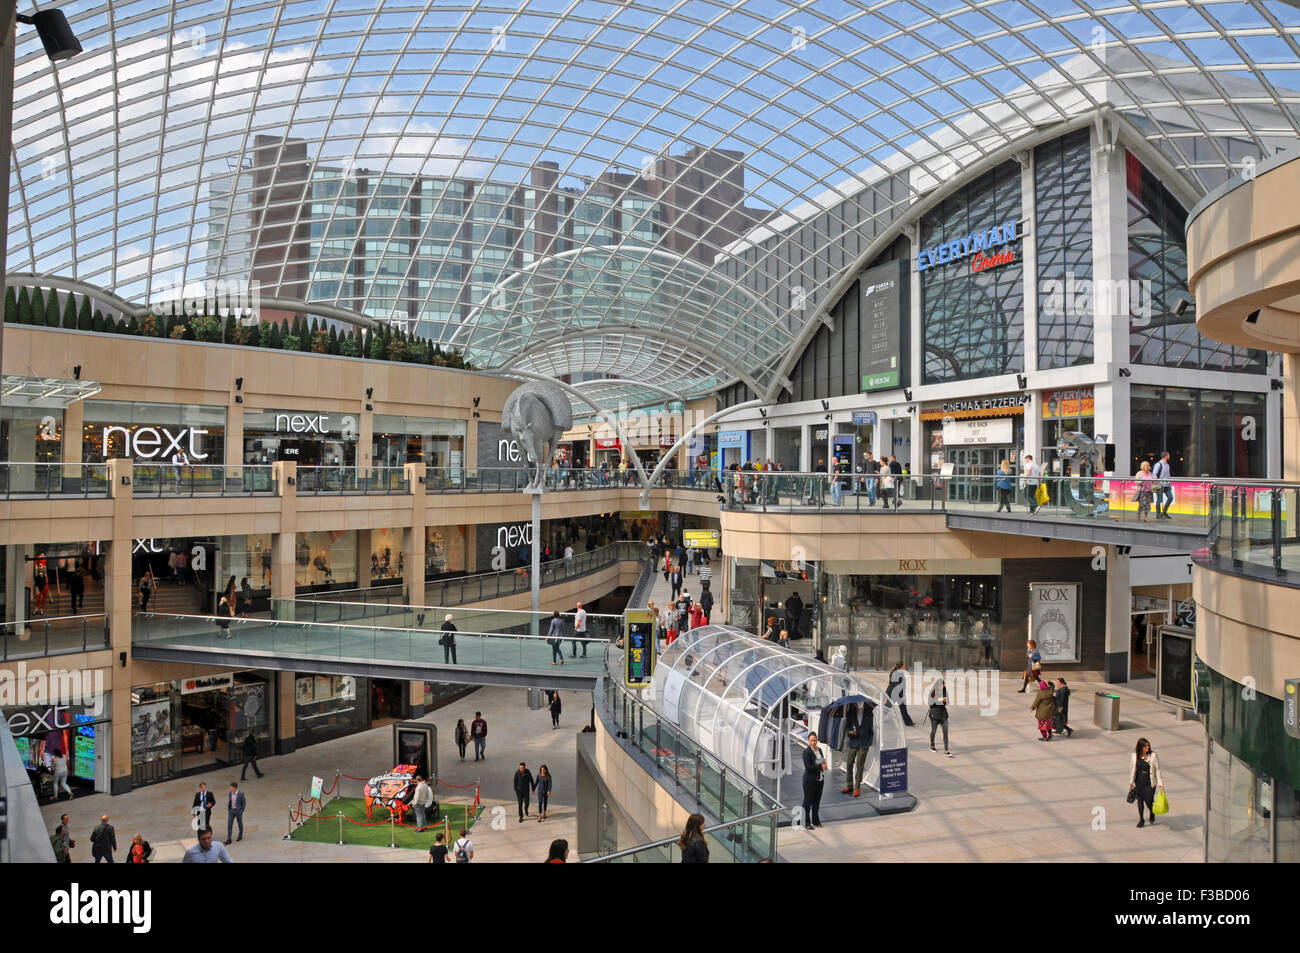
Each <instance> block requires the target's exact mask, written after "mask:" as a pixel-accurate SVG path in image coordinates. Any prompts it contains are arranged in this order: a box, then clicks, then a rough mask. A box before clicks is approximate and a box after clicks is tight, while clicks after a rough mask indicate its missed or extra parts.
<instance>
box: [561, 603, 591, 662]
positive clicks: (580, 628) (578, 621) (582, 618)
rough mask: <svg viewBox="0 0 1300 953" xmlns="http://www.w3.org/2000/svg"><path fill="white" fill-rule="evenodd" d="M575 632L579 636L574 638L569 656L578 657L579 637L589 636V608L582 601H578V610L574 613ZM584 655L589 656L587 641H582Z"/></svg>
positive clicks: (584, 656)
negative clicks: (583, 605) (585, 607)
mask: <svg viewBox="0 0 1300 953" xmlns="http://www.w3.org/2000/svg"><path fill="white" fill-rule="evenodd" d="M573 634H574V635H576V636H577V637H578V638H577V639H573V640H572V646H571V647H572V650H573V651H572V652H571V653H570V654H569V658H577V657H578V639H585V638H586V637H587V610H586V609H584V608H583V607H582V603H581V602H579V603H578V611H577V612H575V613H574V614H573ZM561 651H563V650H561ZM582 657H583V658H586V657H587V643H586V642H583V643H582Z"/></svg>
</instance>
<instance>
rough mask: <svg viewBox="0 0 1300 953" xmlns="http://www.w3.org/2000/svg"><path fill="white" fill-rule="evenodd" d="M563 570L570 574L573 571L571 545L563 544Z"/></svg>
mask: <svg viewBox="0 0 1300 953" xmlns="http://www.w3.org/2000/svg"><path fill="white" fill-rule="evenodd" d="M564 568H565V569H568V570H569V571H570V572H572V571H573V545H572V544H571V543H565V545H564Z"/></svg>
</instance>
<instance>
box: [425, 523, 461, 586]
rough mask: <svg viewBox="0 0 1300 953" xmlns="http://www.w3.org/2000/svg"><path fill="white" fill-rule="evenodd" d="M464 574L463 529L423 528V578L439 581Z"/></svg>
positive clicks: (458, 527)
mask: <svg viewBox="0 0 1300 953" xmlns="http://www.w3.org/2000/svg"><path fill="white" fill-rule="evenodd" d="M464 572H465V527H464V526H426V527H425V528H424V578H425V579H426V580H430V579H441V578H443V577H445V576H459V575H461V574H463V573H464Z"/></svg>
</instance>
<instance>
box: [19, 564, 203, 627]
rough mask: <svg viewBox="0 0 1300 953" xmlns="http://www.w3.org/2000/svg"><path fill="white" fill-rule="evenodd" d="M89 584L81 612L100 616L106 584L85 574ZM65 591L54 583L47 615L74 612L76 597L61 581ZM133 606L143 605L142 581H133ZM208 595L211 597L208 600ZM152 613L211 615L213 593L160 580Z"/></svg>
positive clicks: (78, 612)
mask: <svg viewBox="0 0 1300 953" xmlns="http://www.w3.org/2000/svg"><path fill="white" fill-rule="evenodd" d="M82 578H83V579H84V580H85V583H86V594H85V598H84V599H83V600H82V605H81V606H80V607H79V608H78V609H77V615H98V614H101V613H103V611H104V587H103V586H102V585H101V584H100V583H97V582H95V581H94V580H93V579H91V578H90V577H89V576H87V575H85V574H84V573H83V574H82ZM60 582H61V585H62V589H63V591H62V593H59V592H56V591H55V589H54V586H53V585H51V586H50V597H49V599H47V600H46V602H45V615H46V616H47V617H51V618H52V617H55V616H66V615H71V614H72V596H71V595H69V593H68V583H67V580H60ZM132 586H133V588H132V590H131V605H132V607H133V608H135V609H139V608H140V589H139V585H138V582H133V583H132ZM205 596H207V598H206V599H205ZM149 611H150V612H174V613H176V614H178V615H211V614H212V611H213V607H212V603H211V596H210V595H208V594H207V593H204V592H203V591H202V590H200V589H199V587H198V586H196V585H194V584H193V583H190V584H189V585H185V586H177V585H173V584H172V583H170V582H161V581H160V582H159V584H158V585H157V586H156V587H155V588H154V591H153V595H152V596H150V598H149Z"/></svg>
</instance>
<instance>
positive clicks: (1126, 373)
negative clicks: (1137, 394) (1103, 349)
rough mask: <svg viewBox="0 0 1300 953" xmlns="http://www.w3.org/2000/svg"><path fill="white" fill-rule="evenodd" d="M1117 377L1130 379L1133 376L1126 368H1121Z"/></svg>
mask: <svg viewBox="0 0 1300 953" xmlns="http://www.w3.org/2000/svg"><path fill="white" fill-rule="evenodd" d="M1119 376H1120V377H1132V376H1133V372H1132V371H1130V370H1129V369H1128V368H1127V367H1121V368H1120V369H1119Z"/></svg>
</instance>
